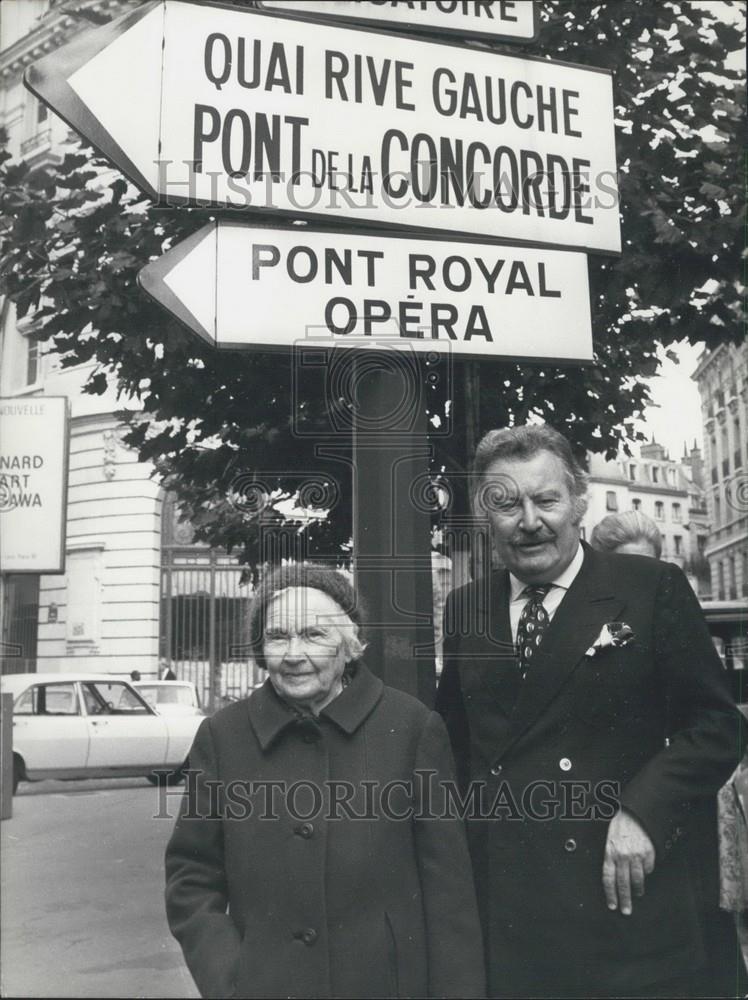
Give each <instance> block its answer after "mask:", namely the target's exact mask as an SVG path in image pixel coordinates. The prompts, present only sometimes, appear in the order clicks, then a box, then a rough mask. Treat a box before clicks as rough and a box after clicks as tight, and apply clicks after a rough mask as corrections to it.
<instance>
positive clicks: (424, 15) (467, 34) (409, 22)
mask: <svg viewBox="0 0 748 1000" xmlns="http://www.w3.org/2000/svg"><path fill="white" fill-rule="evenodd" d="M262 6H263V7H267V8H269V9H271V10H283V11H288V12H289V13H293V12H294V11H297V12H299V11H304V12H305V13H309V14H316V15H317V16H319V17H326V18H333V19H342V20H346V19H348V18H350V19H352V20H355V21H358V22H361V23H363V24H371V25H372V26H374V27H377V28H380V27H396V28H397V27H399V28H401V29H405V28H407V29H408V30H410V31H412V30H416V31H418V30H420V31H426V30H427V31H429V32H442V31H443V32H447V33H449V34H457V35H460V36H462V37H463V38H481V39H484V40H485V41H488V40H491V39H493V40H495V41H531V40H533V39H534V38H536V37H537V33H538V29H537V7H536V5H535V4H534V3H533V0H477V2H476V0H420V2H418V0H416V2H410V3H388V2H383V0H308V2H307V0H262Z"/></svg>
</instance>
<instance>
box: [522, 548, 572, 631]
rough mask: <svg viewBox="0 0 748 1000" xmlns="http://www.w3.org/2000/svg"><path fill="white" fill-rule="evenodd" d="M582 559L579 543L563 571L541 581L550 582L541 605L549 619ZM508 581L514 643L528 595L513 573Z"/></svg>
mask: <svg viewBox="0 0 748 1000" xmlns="http://www.w3.org/2000/svg"><path fill="white" fill-rule="evenodd" d="M583 561H584V550H583V548H582V546H581V543H580V544H579V545H578V546H577V551H576V552H575V553H574V558H573V559H572V560H571V562H570V563H569V565H568V566H567V567H566V569H565V570H564V571H563V573H559V575H558V576H557V577H556V579H555V580H545V581H543V582H544V583H550V584H551V589H550V590H549V591H548V593H547V594H546V595H545V597H544V598H543V607H544V608H545V610H546V612H547V614H548V618H549V620H551V621H552V620H553V616H554V614H555V613H556V611H557V610H558V606H559V604H560V603H561V601H563V599H564V597H565V595H566V591H567V590H568V589H569V587H571V585H572V583H573V582H574V580H575V578H576V575H577V573H578V572H579V570H580V569H581V568H582V563H583ZM509 583H510V587H511V591H510V595H509V620H510V622H511V626H512V642H514V643H516V642H517V628H518V627H519V618H520V615H521V614H522V610H523V608H524V606H525V605H526V604H527V602H528V600H529V599H530V598H529V595H528V594H526V593H525V592H524V591H525V587H527V586H528V585H527V584H526V583H523V582H522V580H518V579H517V577H516V576H515V575H514V574H513V573H510V574H509Z"/></svg>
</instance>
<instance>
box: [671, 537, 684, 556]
mask: <svg viewBox="0 0 748 1000" xmlns="http://www.w3.org/2000/svg"><path fill="white" fill-rule="evenodd" d="M673 542H674V544H675V554H676V556H682V555H683V538H682V537H681V536H680V535H673Z"/></svg>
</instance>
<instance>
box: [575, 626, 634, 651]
mask: <svg viewBox="0 0 748 1000" xmlns="http://www.w3.org/2000/svg"><path fill="white" fill-rule="evenodd" d="M635 638H636V636H635V635H634V630H633V629H632V628H631V626H630V625H627V624H626V622H607V623H606V624H605V625H603V627H602V628H601V629H600V635H598V637H597V639H595V641H594V642H593V643H592V645H591V646H590V648H589V649H588V650H587V652H586V653H585V654H584V655H585V656H597V654H598V653H601V652H602V651H603V650H604V649H607V648H608V647H609V646H627V645H628V644H629V643H630V642H633V641H634V639H635Z"/></svg>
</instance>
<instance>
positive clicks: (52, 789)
mask: <svg viewBox="0 0 748 1000" xmlns="http://www.w3.org/2000/svg"><path fill="white" fill-rule="evenodd" d="M180 790H181V789H180ZM172 791H177V789H173V790H172ZM177 802H178V799H176V798H170V799H169V809H170V811H171V813H172V815H173V814H174V812H175V809H176V805H177ZM158 810H159V792H158V790H157V789H155V788H153V787H152V786H151V785H150V784H148V782H147V781H146V780H145V779H144V778H132V779H128V778H126V779H121V780H106V781H74V782H73V781H43V782H38V783H36V784H26V783H22V784H21V785H20V787H19V789H18V794H17V795H16V796H15V797H14V799H13V816H12V818H11V819H8V820H4V821H3V822H2V823H1V824H0V847H1V848H2V872H1V874H2V881H1V887H0V903H1V904H2V906H1V908H0V916H1V918H2V939H1V940H0V962H1V964H0V994H1V995H2V996H4V997H8V996H12V997H198V996H199V993H198V992H197V990H196V988H195V985H194V983H193V982H192V978H191V976H190V974H189V972H188V971H187V969H186V967H185V965H184V962H183V959H182V953H181V950H180V948H179V945H178V944H177V942H176V941H175V940H174V939H173V938H172V936H171V934H170V933H169V929H168V927H167V924H166V917H165V915H164V904H163V885H164V876H163V855H164V848H165V846H166V842H167V840H168V838H169V834H170V831H171V828H172V823H173V821H172V820H167V819H156V818H154V816H155V815H156V814H157V812H158Z"/></svg>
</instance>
